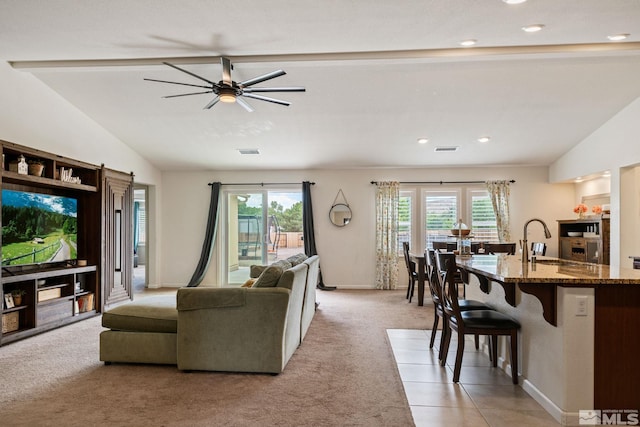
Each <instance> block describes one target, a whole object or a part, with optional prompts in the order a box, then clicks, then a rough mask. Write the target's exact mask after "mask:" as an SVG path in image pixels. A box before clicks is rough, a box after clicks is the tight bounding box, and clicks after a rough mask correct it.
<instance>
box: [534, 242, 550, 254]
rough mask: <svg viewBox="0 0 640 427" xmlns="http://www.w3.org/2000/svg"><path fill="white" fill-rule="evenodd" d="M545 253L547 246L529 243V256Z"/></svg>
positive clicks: (539, 243) (540, 243)
mask: <svg viewBox="0 0 640 427" xmlns="http://www.w3.org/2000/svg"><path fill="white" fill-rule="evenodd" d="M546 253H547V244H546V243H542V242H532V243H531V255H541V256H544V254H546Z"/></svg>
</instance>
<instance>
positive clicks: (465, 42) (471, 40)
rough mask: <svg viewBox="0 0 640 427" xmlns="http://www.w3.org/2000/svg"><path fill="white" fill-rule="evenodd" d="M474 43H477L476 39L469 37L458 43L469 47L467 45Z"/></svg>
mask: <svg viewBox="0 0 640 427" xmlns="http://www.w3.org/2000/svg"><path fill="white" fill-rule="evenodd" d="M476 43H478V40H476V39H469V40H462V41H461V42H460V43H459V44H460V46H464V47H469V46H473V45H475V44H476Z"/></svg>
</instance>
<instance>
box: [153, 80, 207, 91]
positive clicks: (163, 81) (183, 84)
mask: <svg viewBox="0 0 640 427" xmlns="http://www.w3.org/2000/svg"><path fill="white" fill-rule="evenodd" d="M144 80H148V81H150V82H158V83H171V84H174V85H182V86H193V87H203V88H205V89H206V88H209V86H202V85H192V84H189V83H180V82H170V81H167V80H156V79H144Z"/></svg>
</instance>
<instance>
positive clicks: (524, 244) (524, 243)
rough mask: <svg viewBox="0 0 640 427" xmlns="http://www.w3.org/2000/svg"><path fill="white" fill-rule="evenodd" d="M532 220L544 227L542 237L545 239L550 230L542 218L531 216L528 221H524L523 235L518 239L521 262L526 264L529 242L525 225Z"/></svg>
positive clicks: (549, 234)
mask: <svg viewBox="0 0 640 427" xmlns="http://www.w3.org/2000/svg"><path fill="white" fill-rule="evenodd" d="M533 221H538V222H539V223H540V224H542V226H543V227H544V237H546V238H547V239H550V238H551V232H550V231H549V227H547V224H545V222H544V221H543V220H541V219H538V218H532V219H530V220H529V221H527V222H525V223H524V236H523V238H522V240H520V246H521V247H522V263H523V264H526V263H528V262H529V247H528V246H529V244H528V243H527V227H528V226H529V224H530V223H531V222H533Z"/></svg>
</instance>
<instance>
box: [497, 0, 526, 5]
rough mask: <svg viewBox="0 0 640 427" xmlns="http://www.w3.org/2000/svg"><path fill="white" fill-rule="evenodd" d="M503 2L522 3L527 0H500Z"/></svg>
mask: <svg viewBox="0 0 640 427" xmlns="http://www.w3.org/2000/svg"><path fill="white" fill-rule="evenodd" d="M502 1H503V2H505V3H506V4H520V3H524V2H526V1H527V0H502Z"/></svg>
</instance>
